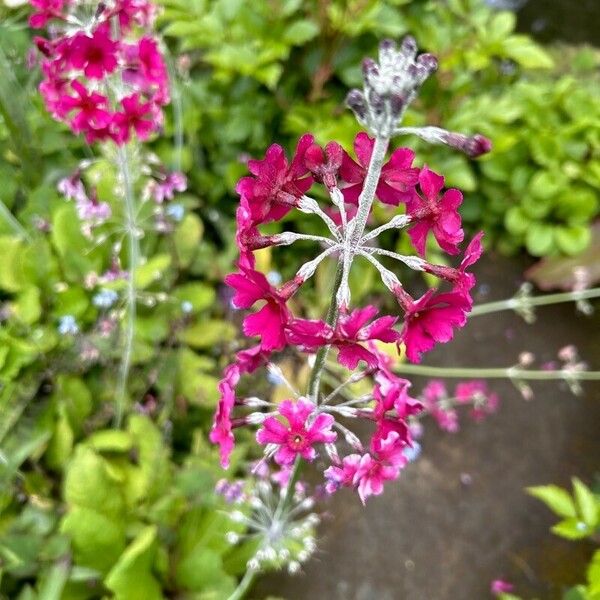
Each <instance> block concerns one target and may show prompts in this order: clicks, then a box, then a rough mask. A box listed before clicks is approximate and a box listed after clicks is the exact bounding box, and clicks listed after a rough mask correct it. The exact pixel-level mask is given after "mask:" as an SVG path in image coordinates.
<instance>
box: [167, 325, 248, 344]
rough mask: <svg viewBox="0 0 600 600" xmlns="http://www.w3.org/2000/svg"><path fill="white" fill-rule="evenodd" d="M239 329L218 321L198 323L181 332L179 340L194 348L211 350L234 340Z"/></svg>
mask: <svg viewBox="0 0 600 600" xmlns="http://www.w3.org/2000/svg"><path fill="white" fill-rule="evenodd" d="M236 332H237V329H236V327H235V325H233V324H232V323H228V322H227V321H218V320H216V319H209V320H202V321H198V322H197V323H195V324H194V325H190V326H189V327H187V328H186V329H183V330H182V331H181V332H179V335H178V338H179V340H180V341H181V342H183V343H184V344H188V346H191V347H192V348H210V347H211V346H215V345H217V344H222V343H224V342H228V341H230V340H232V339H234V337H235V334H236Z"/></svg>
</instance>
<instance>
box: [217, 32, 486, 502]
mask: <svg viewBox="0 0 600 600" xmlns="http://www.w3.org/2000/svg"><path fill="white" fill-rule="evenodd" d="M436 67H437V61H436V59H435V57H433V56H432V55H430V54H421V55H417V48H416V44H415V41H414V39H412V38H411V37H407V38H405V39H404V40H403V42H402V44H401V45H400V47H396V44H394V43H393V42H391V41H384V42H383V43H382V44H381V46H380V53H379V62H378V63H376V62H374V61H372V60H366V61H365V62H364V66H363V74H364V88H363V90H352V91H351V92H350V93H349V95H348V98H347V104H348V106H349V107H350V108H351V109H352V110H353V111H354V113H355V115H356V117H357V118H358V120H359V122H360V123H361V124H362V125H363V126H364V127H365V129H366V130H367V131H366V132H361V133H359V134H358V135H357V136H356V139H355V141H354V156H352V155H351V154H349V153H348V152H347V151H346V150H345V149H344V148H342V147H341V146H340V145H339V144H338V143H336V142H330V143H328V144H327V145H326V146H325V147H321V146H319V145H317V144H316V143H315V140H314V138H313V136H312V135H310V134H305V135H304V136H302V138H301V139H300V140H299V142H298V145H297V148H296V151H295V153H294V155H293V157H292V158H291V160H288V158H287V157H286V155H285V153H284V150H283V149H282V148H281V147H280V146H278V145H277V144H273V145H272V146H271V147H269V148H268V150H267V152H266V155H265V157H264V159H262V160H250V161H249V162H248V169H249V171H250V175H249V176H247V177H244V178H242V179H241V180H240V182H239V184H238V186H237V191H238V193H239V195H240V205H239V208H238V210H237V244H238V247H239V252H240V256H239V260H238V264H237V266H238V270H237V272H236V273H233V274H231V275H229V276H228V277H227V278H226V279H225V281H226V283H227V284H228V285H229V286H230V287H231V288H232V289H233V292H234V294H233V300H232V302H233V305H234V306H235V307H237V308H239V309H248V310H250V311H251V312H250V313H249V314H248V315H247V316H246V317H245V319H244V323H243V330H244V333H245V335H246V336H248V337H249V338H257V339H258V342H257V343H256V344H255V345H253V346H251V347H250V348H248V349H246V350H243V351H241V352H239V353H238V354H237V355H236V357H235V360H234V361H233V363H231V364H230V365H229V366H228V367H227V368H226V369H225V373H224V376H223V379H222V380H221V382H220V384H219V390H220V395H221V396H220V401H219V404H218V408H217V412H216V415H215V420H214V425H213V428H212V431H211V434H210V438H211V440H212V442H214V443H215V444H218V445H219V446H220V451H221V462H222V465H223V466H224V467H226V466H227V465H228V462H229V456H230V454H231V451H232V449H233V447H234V434H233V431H234V430H235V429H236V428H238V427H240V426H243V425H258V426H259V429H258V431H257V433H256V440H257V442H258V443H259V444H260V445H262V446H263V447H264V457H265V460H269V459H273V460H274V462H275V463H277V464H278V465H280V466H281V467H283V468H288V467H290V466H291V465H292V464H294V463H295V464H298V461H299V460H304V461H312V460H313V459H315V457H316V456H317V454H319V453H320V454H321V455H322V456H324V457H327V458H328V460H329V462H330V465H329V466H328V467H327V468H326V470H325V472H324V475H325V479H326V489H327V490H328V491H329V492H334V491H335V490H337V489H339V488H341V487H349V488H354V489H356V490H357V491H358V494H359V495H360V498H361V499H362V501H363V502H364V501H365V500H366V498H368V497H369V496H371V495H377V494H380V493H381V492H382V490H383V484H384V483H385V482H386V481H390V480H393V479H396V478H397V477H398V475H399V473H400V470H401V469H402V468H403V467H404V465H405V464H406V463H407V456H408V455H409V454H410V452H411V448H412V447H413V444H414V442H413V430H414V428H411V422H412V421H414V420H415V418H416V417H417V416H418V415H419V414H420V413H421V412H422V411H423V410H424V405H423V403H422V402H421V401H419V400H417V399H414V398H412V397H411V396H410V394H409V390H410V382H409V381H407V380H405V379H402V378H400V377H398V376H396V375H395V374H394V372H393V370H392V368H391V359H390V358H389V356H388V355H387V354H384V353H383V352H382V351H381V350H380V349H379V343H380V342H384V343H393V344H396V345H397V346H398V348H399V349H400V348H404V350H405V352H406V356H407V357H408V359H409V360H410V361H412V362H419V361H420V359H421V356H422V354H423V353H425V352H427V351H429V350H431V349H432V348H433V347H434V346H435V345H436V344H439V343H446V342H448V341H450V340H451V339H452V337H453V334H454V331H455V330H456V329H457V328H460V327H463V326H464V324H465V322H466V320H467V315H468V313H469V311H470V310H471V308H472V304H473V302H472V299H471V295H470V293H471V290H472V288H473V286H474V285H475V277H474V276H473V274H472V273H470V272H469V269H470V267H471V266H472V265H473V264H474V263H475V262H476V261H477V259H478V258H479V256H480V255H481V252H482V246H481V238H482V233H479V234H477V235H476V236H474V237H473V239H471V240H470V241H469V242H468V243H467V244H466V248H465V249H464V250H463V251H462V252H461V249H460V246H461V244H462V243H463V241H464V240H463V238H464V232H463V229H462V226H461V217H460V213H459V209H460V205H461V203H462V199H463V198H462V194H461V192H460V191H459V190H456V189H447V190H445V189H444V177H443V176H441V175H439V174H437V173H435V172H434V171H432V170H431V169H429V168H428V167H427V166H423V167H422V168H418V167H416V166H415V165H414V159H415V155H414V152H413V151H412V150H410V149H408V148H399V149H396V150H394V151H393V152H392V153H391V154H390V155H389V157H387V153H388V145H389V141H390V139H391V138H392V137H393V136H395V135H403V134H416V135H418V136H419V137H421V138H423V139H425V140H427V141H429V142H431V143H445V144H447V145H449V146H452V147H454V148H457V149H459V150H462V151H463V152H465V153H467V154H468V155H469V156H471V157H476V156H478V155H480V154H483V153H485V152H487V151H488V150H489V149H490V142H489V141H488V140H487V139H485V138H484V137H482V136H479V135H475V136H465V135H462V134H457V133H451V132H448V131H445V130H443V129H440V128H437V127H423V128H402V127H400V125H399V123H400V121H401V119H402V115H403V113H404V111H405V110H406V107H407V106H408V105H409V104H410V102H411V101H412V100H413V99H414V97H415V96H416V94H417V91H418V89H419V87H420V86H421V84H422V83H423V82H424V81H425V80H426V79H427V77H428V76H429V75H430V74H431V73H433V72H434V71H435V70H436ZM386 157H387V160H386ZM319 185H320V186H322V187H323V188H324V190H325V192H326V195H327V196H328V197H329V199H330V201H331V204H330V205H329V206H326V207H322V206H321V205H320V204H319V203H318V202H317V201H316V200H315V199H313V198H312V197H311V196H309V195H308V194H309V192H310V190H311V188H313V186H319ZM375 202H381V203H383V204H385V205H387V206H388V207H390V212H389V214H390V219H389V221H388V222H387V223H386V224H384V225H381V226H379V227H377V228H375V229H371V230H369V227H368V225H369V217H370V214H371V211H372V208H373V204H374V203H375ZM294 210H295V211H301V212H303V213H308V214H311V215H313V216H314V217H316V218H318V219H320V220H321V221H322V223H324V225H325V227H326V229H327V231H328V232H329V235H328V236H321V235H312V234H304V233H295V232H288V231H286V232H283V233H279V234H275V235H266V234H264V233H263V232H262V231H261V226H263V225H265V224H267V223H270V222H272V221H279V220H280V219H282V218H283V217H284V216H285V215H287V214H288V213H289V212H290V211H294ZM390 229H404V230H405V231H406V233H407V234H408V237H409V239H410V242H411V244H412V247H413V248H414V253H413V254H411V255H402V254H398V253H396V252H393V251H391V250H388V249H386V248H382V247H379V246H378V245H377V239H378V237H379V236H380V234H381V233H383V232H384V231H386V230H390ZM430 239H431V240H433V241H434V242H435V243H437V245H438V246H439V248H440V249H441V250H442V251H443V252H445V253H446V254H448V255H450V256H456V255H460V254H462V256H461V258H460V259H459V260H458V261H457V265H456V266H455V267H449V266H442V265H437V264H433V263H431V262H430V261H428V260H427V255H426V254H427V253H426V250H427V242H428V240H430ZM299 240H305V241H311V242H314V243H315V245H316V246H318V248H319V250H318V254H317V256H316V257H315V258H314V259H312V260H310V261H309V262H307V263H305V264H303V265H301V266H300V267H299V268H298V270H297V272H296V275H295V277H294V278H293V279H291V280H290V281H287V282H285V283H283V285H281V286H279V287H274V286H273V285H271V283H270V282H269V280H268V279H267V277H266V276H265V274H263V273H261V272H260V271H259V270H257V267H256V265H257V263H256V260H255V255H254V253H255V251H256V250H258V249H260V248H265V247H269V246H283V245H290V244H293V243H294V242H296V241H299ZM357 258H361V259H364V260H366V261H368V262H369V263H370V264H371V265H372V267H373V268H374V269H376V270H377V272H378V273H379V275H380V277H381V279H382V281H383V283H384V284H385V286H386V287H387V288H388V289H389V291H390V292H391V294H393V296H394V297H395V299H396V300H397V305H398V311H397V312H396V313H395V314H391V315H379V313H378V309H377V308H376V307H375V306H370V305H369V306H362V307H353V306H352V305H351V293H350V286H349V275H350V272H351V270H352V266H353V264H354V261H355V259H357ZM326 259H329V260H334V261H336V263H337V270H336V278H335V282H334V284H333V288H334V289H333V297H332V302H331V306H330V309H329V311H328V315H327V318H326V319H325V320H307V319H304V318H302V317H301V316H300V315H296V314H293V312H292V310H291V308H290V302H289V301H290V299H291V298H292V297H293V296H295V295H296V294H299V293H300V292H301V289H302V287H303V286H304V284H305V283H306V282H307V281H308V280H309V279H310V278H311V277H312V275H313V274H314V273H315V271H316V269H317V267H318V265H319V264H320V263H321V262H322V261H324V260H326ZM384 261H385V262H387V264H394V263H396V264H399V265H400V266H402V267H408V268H409V269H413V270H416V271H420V272H424V273H429V274H431V275H433V276H435V277H437V278H438V279H439V280H440V283H441V285H442V286H444V288H445V289H442V291H438V289H436V288H432V289H430V290H428V291H427V292H426V293H425V294H423V295H422V296H420V297H414V296H413V295H411V293H410V292H409V291H408V290H407V289H405V287H404V285H403V283H402V281H401V279H400V277H399V276H398V274H397V273H398V270H397V269H395V268H389V267H388V266H386V265H385V264H384ZM291 348H294V349H296V350H298V351H300V352H304V353H309V354H311V355H313V354H316V356H315V359H314V367H313V370H312V376H311V379H310V383H309V386H308V390H307V392H306V393H305V394H304V395H299V394H297V393H295V392H294V393H292V394H291V395H292V396H293V397H291V398H289V399H287V400H285V401H283V402H281V403H279V404H276V403H273V402H270V401H269V400H265V399H261V398H255V397H252V398H240V397H238V395H237V394H236V387H237V385H238V383H239V381H240V378H241V377H242V376H244V375H246V374H249V373H252V372H254V371H256V370H257V369H259V368H263V367H266V368H268V369H271V370H272V371H273V370H274V369H275V370H276V369H277V367H275V366H274V365H273V362H272V360H273V358H274V355H275V353H279V352H282V351H284V350H286V351H288V352H289V350H290V349H291ZM329 350H334V351H335V352H336V358H337V362H338V363H339V365H340V368H343V369H345V370H347V374H346V376H345V378H342V381H341V383H340V385H339V386H338V387H337V388H336V389H333V391H331V393H329V394H328V395H324V394H322V393H321V391H320V376H321V372H322V370H323V367H324V364H325V361H326V356H327V352H328V351H329ZM366 377H370V378H371V379H372V381H373V388H372V391H371V393H369V394H366V395H363V396H361V397H359V398H353V397H350V399H348V394H344V393H343V392H345V391H347V386H349V385H351V384H353V383H356V382H358V381H359V380H361V379H365V378H366ZM290 388H291V386H290ZM429 395H431V394H429ZM435 401H437V398H436V399H435ZM430 403H432V406H433V404H434V403H435V402H434V400H433V399H432V400H430ZM436 406H437V404H436ZM438 408H439V407H438ZM356 419H365V420H367V421H368V422H369V423H370V424H371V427H370V430H371V436H370V439H369V440H368V441H361V439H359V437H358V436H357V435H356V433H354V431H353V427H352V423H353V422H355V421H356ZM362 430H364V428H361V431H362Z"/></svg>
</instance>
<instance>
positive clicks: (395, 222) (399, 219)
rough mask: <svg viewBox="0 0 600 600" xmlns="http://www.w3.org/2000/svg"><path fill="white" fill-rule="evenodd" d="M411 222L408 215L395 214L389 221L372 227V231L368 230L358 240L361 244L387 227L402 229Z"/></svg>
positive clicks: (373, 237)
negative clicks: (374, 227)
mask: <svg viewBox="0 0 600 600" xmlns="http://www.w3.org/2000/svg"><path fill="white" fill-rule="evenodd" d="M410 222H411V218H410V217H409V216H408V215H396V216H395V217H394V218H393V219H392V220H391V221H388V222H387V223H385V224H384V225H381V226H380V227H377V228H376V229H373V231H369V233H367V234H365V235H364V236H363V238H362V239H361V240H360V244H361V246H362V245H363V244H365V243H366V242H368V241H370V240H374V239H375V238H376V237H378V236H379V235H381V234H382V233H383V232H384V231H387V230H388V229H402V228H404V227H406V226H407V225H409V224H410Z"/></svg>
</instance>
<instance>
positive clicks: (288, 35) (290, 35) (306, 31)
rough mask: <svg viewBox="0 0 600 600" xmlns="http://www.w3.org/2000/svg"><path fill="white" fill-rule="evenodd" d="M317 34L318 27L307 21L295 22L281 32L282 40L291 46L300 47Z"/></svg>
mask: <svg viewBox="0 0 600 600" xmlns="http://www.w3.org/2000/svg"><path fill="white" fill-rule="evenodd" d="M318 34H319V26H318V25H317V24H316V23H315V22H314V21H310V20H309V19H302V20H301V21H295V22H294V23H292V24H291V25H290V26H288V27H287V28H286V29H285V31H284V32H283V40H284V41H285V42H287V43H288V44H291V45H292V46H301V45H302V44H305V43H306V42H308V41H309V40H312V39H313V38H314V37H316V36H317V35H318Z"/></svg>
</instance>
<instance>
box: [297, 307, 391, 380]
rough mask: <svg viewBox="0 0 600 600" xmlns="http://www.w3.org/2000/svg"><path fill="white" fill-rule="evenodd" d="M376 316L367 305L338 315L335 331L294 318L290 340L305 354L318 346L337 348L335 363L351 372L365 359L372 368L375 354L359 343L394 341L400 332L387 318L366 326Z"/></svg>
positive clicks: (322, 325) (374, 365) (375, 310)
mask: <svg viewBox="0 0 600 600" xmlns="http://www.w3.org/2000/svg"><path fill="white" fill-rule="evenodd" d="M376 314H377V309H376V308H375V307H374V306H366V307H365V308H359V309H355V310H353V311H352V312H351V313H345V314H341V315H340V317H339V319H338V322H337V325H336V327H335V329H332V327H331V326H329V325H328V324H327V323H325V322H324V321H307V320H304V319H294V320H293V321H292V322H291V323H290V325H289V334H288V337H289V340H290V342H291V343H293V344H297V345H299V346H300V347H301V348H302V349H303V350H304V351H307V352H312V351H314V350H316V349H317V348H319V347H320V346H325V345H328V344H331V345H332V346H335V347H336V348H337V349H338V362H339V363H340V364H341V365H344V366H345V367H347V368H348V369H350V370H354V369H356V367H357V365H358V363H359V361H361V360H364V361H365V362H366V363H367V365H368V366H369V367H371V368H373V367H376V366H377V362H378V361H377V355H376V354H374V353H373V352H372V351H371V350H369V349H367V348H365V346H363V345H362V344H361V342H367V341H369V340H380V341H382V342H396V341H398V339H399V337H400V336H399V333H398V332H397V331H396V330H395V329H393V326H394V325H395V324H396V321H397V318H396V317H391V316H386V317H381V318H379V319H376V320H375V321H373V322H372V323H371V324H369V325H367V323H368V322H369V321H370V320H371V319H372V318H373V317H374V316H375V315H376Z"/></svg>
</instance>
